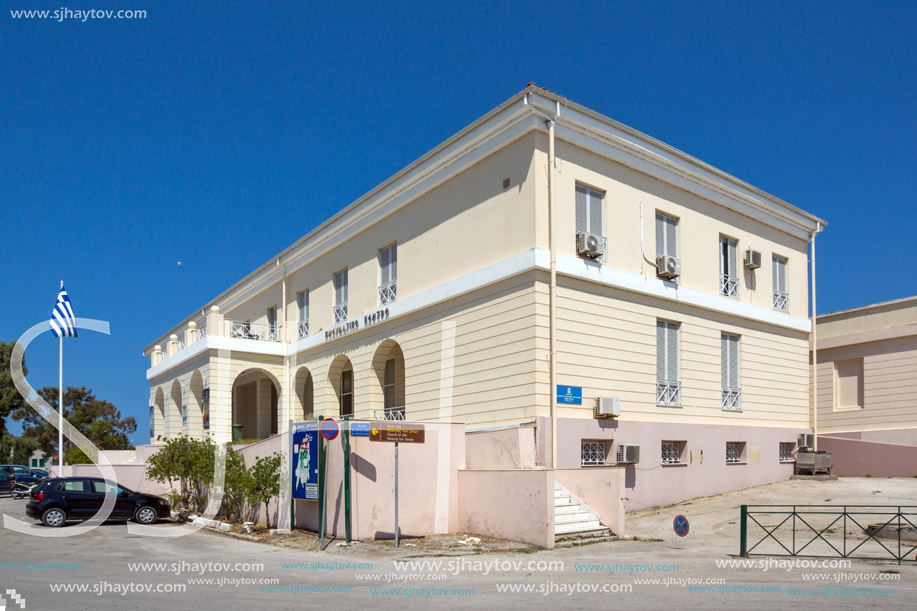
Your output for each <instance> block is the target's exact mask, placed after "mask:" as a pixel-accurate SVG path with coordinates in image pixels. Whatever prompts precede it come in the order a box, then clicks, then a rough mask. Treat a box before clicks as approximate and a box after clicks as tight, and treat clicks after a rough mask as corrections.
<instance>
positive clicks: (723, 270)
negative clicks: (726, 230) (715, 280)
mask: <svg viewBox="0 0 917 611" xmlns="http://www.w3.org/2000/svg"><path fill="white" fill-rule="evenodd" d="M738 246H739V243H738V242H737V241H736V240H733V239H732V238H727V237H726V236H720V294H721V295H726V296H727V297H738V296H739V256H738Z"/></svg>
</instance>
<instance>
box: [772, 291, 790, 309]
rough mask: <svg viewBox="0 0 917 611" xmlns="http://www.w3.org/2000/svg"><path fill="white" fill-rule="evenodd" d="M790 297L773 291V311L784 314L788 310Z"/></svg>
mask: <svg viewBox="0 0 917 611" xmlns="http://www.w3.org/2000/svg"><path fill="white" fill-rule="evenodd" d="M789 302H790V296H789V295H788V294H787V293H782V292H780V291H774V309H775V310H780V311H781V312H786V311H788V310H789V309H790V303H789Z"/></svg>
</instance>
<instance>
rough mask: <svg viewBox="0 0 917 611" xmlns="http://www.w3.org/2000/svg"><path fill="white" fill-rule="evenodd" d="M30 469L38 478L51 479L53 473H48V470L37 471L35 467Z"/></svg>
mask: <svg viewBox="0 0 917 611" xmlns="http://www.w3.org/2000/svg"><path fill="white" fill-rule="evenodd" d="M29 469H31V470H32V473H34V474H35V475H37V476H38V477H45V478H47V477H51V472H50V471H48V470H47V469H36V468H35V467H29Z"/></svg>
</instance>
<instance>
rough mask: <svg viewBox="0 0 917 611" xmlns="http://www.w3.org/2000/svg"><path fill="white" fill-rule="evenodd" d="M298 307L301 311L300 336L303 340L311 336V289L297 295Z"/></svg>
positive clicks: (298, 324) (298, 325)
mask: <svg viewBox="0 0 917 611" xmlns="http://www.w3.org/2000/svg"><path fill="white" fill-rule="evenodd" d="M296 305H297V307H298V309H299V322H298V323H297V327H298V335H299V339H302V338H304V337H308V336H309V289H305V290H302V291H299V292H298V293H296Z"/></svg>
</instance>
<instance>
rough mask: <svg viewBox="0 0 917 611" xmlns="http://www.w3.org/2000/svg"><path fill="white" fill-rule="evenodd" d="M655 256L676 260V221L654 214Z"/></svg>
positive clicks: (661, 214)
mask: <svg viewBox="0 0 917 611" xmlns="http://www.w3.org/2000/svg"><path fill="white" fill-rule="evenodd" d="M656 256H657V257H663V256H669V257H675V258H676V259H677V258H678V219H677V218H675V217H671V216H668V215H666V214H663V213H661V212H657V213H656Z"/></svg>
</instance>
